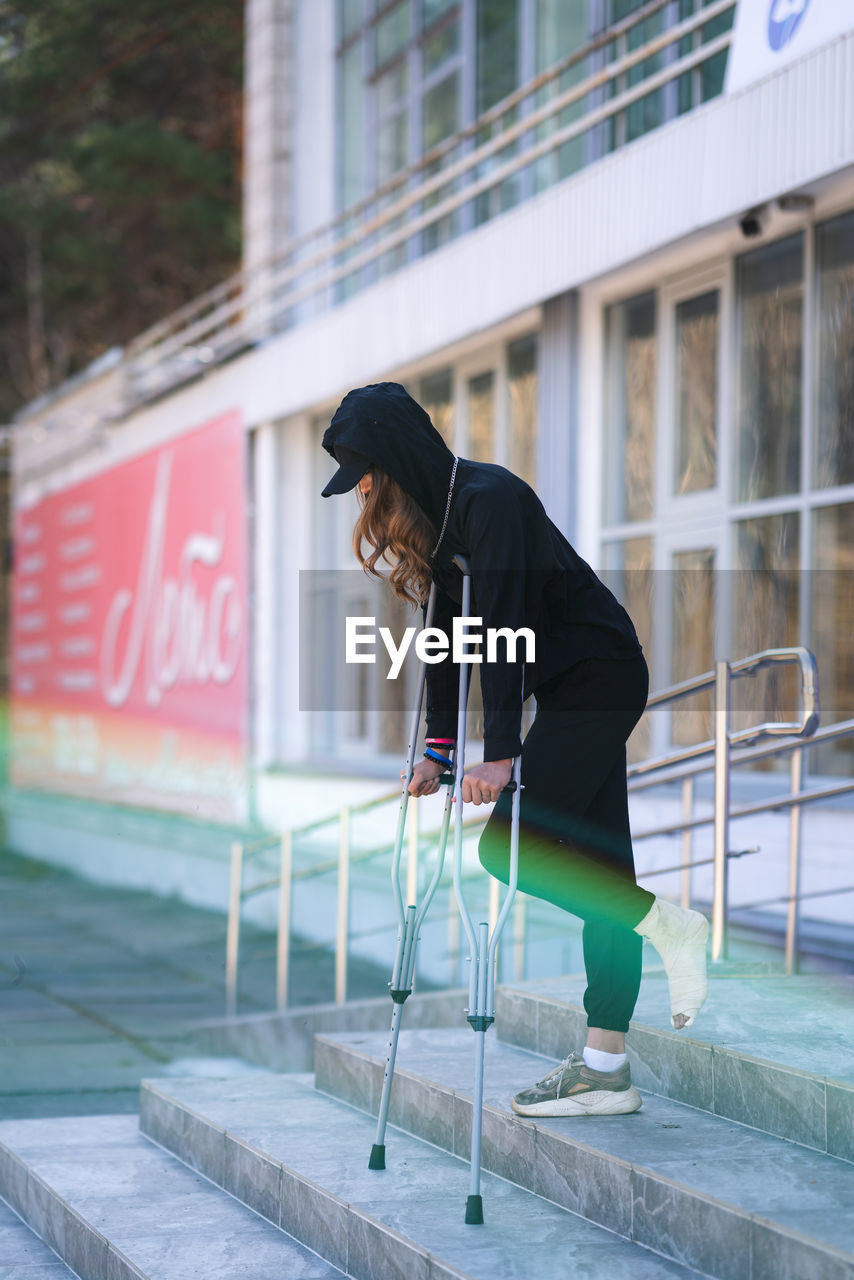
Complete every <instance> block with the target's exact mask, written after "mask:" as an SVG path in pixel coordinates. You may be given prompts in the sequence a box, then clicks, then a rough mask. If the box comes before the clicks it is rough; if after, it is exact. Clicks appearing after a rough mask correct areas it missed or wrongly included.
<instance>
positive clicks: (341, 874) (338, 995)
mask: <svg viewBox="0 0 854 1280" xmlns="http://www.w3.org/2000/svg"><path fill="white" fill-rule="evenodd" d="M349 931H350V810H349V809H348V808H346V807H345V808H344V809H342V810H341V818H340V834H339V842H338V929H337V933H336V940H335V1003H336V1004H343V1003H344V1001H345V1000H346V999H347V943H348V935H349Z"/></svg>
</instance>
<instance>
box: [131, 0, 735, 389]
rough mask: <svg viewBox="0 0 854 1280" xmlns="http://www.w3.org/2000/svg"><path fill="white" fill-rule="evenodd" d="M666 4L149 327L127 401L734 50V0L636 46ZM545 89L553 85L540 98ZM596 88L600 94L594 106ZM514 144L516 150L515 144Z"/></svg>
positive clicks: (637, 16)
mask: <svg viewBox="0 0 854 1280" xmlns="http://www.w3.org/2000/svg"><path fill="white" fill-rule="evenodd" d="M669 3H670V0H649V3H647V4H645V5H643V6H642V7H641V8H639V9H637V10H636V11H635V12H634V13H632V14H630V15H629V16H628V17H626V18H625V19H623V20H622V21H620V22H617V23H614V24H613V25H612V26H610V27H608V28H607V29H606V30H605V31H603V32H602V33H601V34H600V35H598V36H596V37H595V38H594V39H592V40H590V41H589V42H588V43H586V44H585V45H584V46H583V47H581V48H579V49H578V50H576V51H575V52H574V53H573V54H571V55H570V56H569V57H566V58H564V59H563V60H562V61H560V62H558V63H556V64H555V65H554V66H552V67H550V68H549V69H548V70H547V71H544V72H542V73H541V74H540V75H538V76H536V77H535V78H534V79H533V80H530V81H529V82H528V83H526V84H525V85H523V86H522V87H521V88H519V89H517V90H515V91H514V92H513V93H511V94H509V95H508V96H507V97H505V98H503V99H502V100H501V101H500V102H498V103H497V104H496V105H495V106H494V107H492V108H491V109H490V110H489V111H487V112H485V113H483V114H482V115H481V116H479V117H478V119H477V120H476V121H474V123H473V124H471V125H469V126H467V127H466V128H464V129H461V130H459V131H458V132H456V133H454V134H452V135H451V136H449V137H448V138H446V139H445V140H443V141H442V142H440V143H439V144H438V145H437V146H435V147H433V148H432V149H431V150H430V151H429V152H427V153H426V154H425V155H424V156H422V157H421V159H420V160H419V161H418V162H417V163H415V164H413V165H410V166H409V167H407V168H405V169H403V170H401V171H400V172H398V173H397V174H396V175H394V176H393V177H392V178H390V179H389V180H388V181H387V182H385V183H384V184H382V185H381V186H380V187H378V188H377V189H376V190H375V191H374V192H372V193H371V195H370V196H369V197H367V198H366V199H364V200H361V201H360V202H359V203H358V204H356V205H353V206H351V207H350V208H348V209H346V210H345V211H344V212H343V213H341V214H339V215H338V216H337V217H335V218H333V219H332V220H331V221H329V222H327V223H325V224H324V225H322V226H320V227H318V228H316V229H314V230H312V231H310V232H308V233H306V234H304V235H301V236H298V237H296V238H294V239H292V240H291V241H290V242H289V243H288V244H287V245H286V246H285V247H284V249H283V250H282V251H281V252H280V253H278V254H277V255H276V256H275V257H273V258H271V259H269V260H267V261H265V262H262V263H260V264H258V265H257V266H255V267H254V268H253V269H252V270H244V271H240V272H238V273H236V274H235V275H233V276H231V277H230V278H229V279H227V280H225V281H223V282H222V283H221V284H219V285H217V286H216V287H215V288H214V289H211V290H209V291H208V292H207V293H205V294H203V295H201V296H200V297H198V298H196V299H195V300H193V301H192V302H190V303H188V304H187V305H186V306H184V307H182V308H181V309H180V310H178V311H176V312H174V313H173V314H172V315H170V316H167V317H166V318H165V319H163V320H162V321H160V322H159V323H158V324H156V325H154V326H153V327H152V328H150V329H148V330H146V332H145V333H143V334H141V335H140V336H139V337H137V338H136V339H134V341H133V342H131V343H130V345H129V346H128V349H127V354H126V358H125V362H124V364H125V374H126V398H127V403H128V405H129V406H130V405H133V404H134V403H138V402H140V401H142V400H144V399H146V398H148V397H150V396H154V395H157V394H160V393H161V392H162V391H164V390H166V389H167V388H168V387H171V386H175V385H177V384H179V383H180V382H182V381H184V380H186V379H188V378H191V377H194V376H197V375H198V374H199V373H200V372H202V371H203V370H204V368H205V367H206V366H207V365H210V364H212V363H216V362H218V361H220V360H223V359H227V358H229V357H230V356H232V355H234V354H235V353H236V352H238V351H240V350H242V349H244V348H246V347H248V346H251V345H253V344H254V343H256V342H258V341H260V340H262V339H263V338H265V337H267V336H268V335H269V334H271V333H272V332H275V331H277V329H281V328H284V327H288V326H289V325H291V324H293V323H297V322H298V321H299V316H298V313H297V309H298V308H300V307H303V306H304V305H305V304H311V306H310V311H311V314H312V315H314V314H316V313H317V309H318V308H319V307H322V308H325V307H327V306H329V305H332V304H333V303H334V302H335V301H340V300H343V299H344V297H345V296H350V292H352V291H353V290H355V289H357V288H359V287H362V286H363V285H364V284H366V283H371V282H372V280H373V279H375V278H376V277H377V275H378V273H379V272H380V271H381V269H382V262H383V260H384V259H385V260H386V261H387V255H389V254H390V253H393V252H394V251H395V250H401V249H405V248H406V246H409V247H410V249H409V250H408V252H410V256H412V254H416V255H417V254H419V253H420V252H422V247H421V244H420V241H419V240H418V239H417V237H419V236H420V234H421V233H422V232H424V231H427V230H428V229H430V228H435V227H437V226H438V224H440V223H442V222H443V220H445V219H448V218H450V217H451V215H455V214H457V213H459V212H460V211H461V210H462V209H463V208H464V207H465V206H470V205H471V203H472V201H474V200H475V199H476V198H477V197H479V196H484V195H486V194H487V193H488V192H490V191H492V190H494V189H496V188H498V187H499V186H501V184H503V183H505V182H507V181H508V179H511V178H515V177H516V176H517V175H519V174H521V173H522V171H523V170H526V169H528V168H529V167H530V166H532V165H533V164H535V163H536V162H537V161H539V160H541V159H543V158H544V157H546V156H548V155H550V154H551V153H553V152H555V151H556V150H557V149H558V148H560V147H562V146H564V145H565V144H566V143H568V142H571V141H572V140H573V139H575V138H578V137H580V136H582V135H583V134H585V133H587V132H588V131H589V130H590V129H592V128H594V127H595V126H597V125H601V124H604V123H605V122H608V121H613V120H615V119H618V118H620V117H621V116H622V114H623V113H625V112H626V111H627V110H628V109H629V108H631V107H632V106H633V105H635V104H636V103H638V102H640V101H641V100H642V99H644V98H646V97H647V96H648V95H649V94H651V93H653V92H655V91H656V90H658V89H662V88H663V87H664V86H665V85H668V84H671V83H673V82H675V81H677V80H678V79H679V78H680V77H682V76H684V75H685V74H686V73H688V72H691V71H693V70H695V69H696V68H698V67H699V66H701V65H702V64H704V63H706V62H707V61H708V60H709V59H710V58H713V57H715V56H716V55H717V54H719V53H722V52H723V51H724V50H726V49H728V47H729V44H730V41H731V38H732V37H731V32H730V31H729V30H727V31H724V32H723V33H722V34H719V35H716V36H712V37H711V38H708V30H709V24H710V23H714V20H715V19H717V18H720V17H722V16H724V15H728V14H730V13H732V12H734V9H735V0H713V2H712V3H711V4H707V5H706V6H705V7H704V8H702V9H701V10H700V11H699V12H698V13H696V14H693V15H692V16H691V17H689V18H686V19H685V20H684V21H682V22H679V23H677V24H676V25H674V26H671V27H669V28H668V29H667V30H665V31H662V32H660V33H659V34H657V35H655V36H653V37H652V38H649V39H646V40H645V41H644V42H643V43H642V44H639V45H638V46H637V47H635V48H630V45H631V44H632V40H633V35H636V33H637V31H638V30H640V29H642V24H643V23H645V22H647V21H648V20H649V19H650V18H652V17H655V16H656V15H658V14H660V13H662V11H663V10H665V9H666V7H667V6H668V5H669ZM695 33H696V34H697V35H698V38H699V39H700V41H701V43H700V44H699V46H698V47H696V48H693V49H691V50H690V52H688V53H681V54H680V42H684V41H686V39H688V38H691V37H693V36H694V35H695ZM682 47H683V48H684V44H683V45H682ZM596 55H598V56H601V57H602V58H606V59H608V61H607V62H606V63H605V65H604V66H602V67H601V68H599V69H597V70H594V71H592V72H591V73H590V74H588V75H586V76H585V77H584V79H582V80H580V81H579V82H578V83H576V84H573V85H571V86H570V87H568V88H561V87H560V86H561V77H563V76H565V74H566V73H567V72H568V71H571V70H572V69H573V68H575V67H578V66H580V65H582V64H584V63H585V62H587V61H588V60H589V59H593V58H594V57H595V56H596ZM658 57H660V58H663V59H665V65H664V66H663V67H661V69H660V70H655V71H653V72H652V73H651V74H647V75H644V70H645V64H647V63H648V60H649V59H652V58H658ZM630 81H634V83H629V82H630ZM544 94H549V95H550V96H549V98H548V101H546V102H545V103H542V102H541V98H542V96H543V95H544ZM590 95H593V98H596V97H599V98H601V99H602V101H600V102H599V104H598V105H589V101H590ZM585 99H588V109H587V110H586V111H585V112H584V114H583V115H581V116H579V117H578V118H576V119H574V120H572V121H570V122H568V123H567V122H564V123H561V119H560V117H561V114H562V113H565V112H566V111H567V109H568V108H571V107H574V106H576V105H578V104H581V103H583V102H584V101H585ZM663 122H664V121H662V123H663ZM543 135H545V136H543ZM510 148H512V149H513V151H514V154H510V155H508V149H510ZM437 165H438V166H439V168H438V172H437V171H436V166H437ZM469 221H471V222H472V224H473V220H472V219H469ZM446 225H447V224H446ZM404 256H406V254H404ZM305 318H308V317H307V316H306V317H305Z"/></svg>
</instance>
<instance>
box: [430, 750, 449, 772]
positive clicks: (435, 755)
mask: <svg viewBox="0 0 854 1280" xmlns="http://www.w3.org/2000/svg"><path fill="white" fill-rule="evenodd" d="M424 755H425V756H426V758H427V759H428V760H435V761H436V763H437V764H443V765H444V766H445V768H446V769H453V767H454V766H453V764H452V762H451V761H450V760H448V759H447V757H446V756H440V755H439V752H438V751H434V750H433V748H432V747H427V748H426V749H425V751H424Z"/></svg>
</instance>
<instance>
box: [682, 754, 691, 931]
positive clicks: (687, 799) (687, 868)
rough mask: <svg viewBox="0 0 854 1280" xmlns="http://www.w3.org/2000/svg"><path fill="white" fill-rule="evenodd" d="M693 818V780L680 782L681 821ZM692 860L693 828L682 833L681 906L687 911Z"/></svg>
mask: <svg viewBox="0 0 854 1280" xmlns="http://www.w3.org/2000/svg"><path fill="white" fill-rule="evenodd" d="M693 816H694V779H693V777H690V778H683V780H682V821H683V822H690V821H691V819H692V818H693ZM693 860H694V828H693V827H686V828H684V830H683V831H682V906H683V907H684V908H685V910H686V911H687V910H689V909H690V906H691V863H692V862H693Z"/></svg>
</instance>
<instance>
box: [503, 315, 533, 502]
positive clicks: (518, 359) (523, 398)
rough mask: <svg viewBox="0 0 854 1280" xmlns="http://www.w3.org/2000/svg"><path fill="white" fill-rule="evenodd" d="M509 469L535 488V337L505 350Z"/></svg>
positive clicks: (513, 344)
mask: <svg viewBox="0 0 854 1280" xmlns="http://www.w3.org/2000/svg"><path fill="white" fill-rule="evenodd" d="M507 392H508V395H509V399H510V403H509V415H508V417H509V424H510V459H509V465H510V470H511V471H513V472H515V473H516V475H517V476H521V477H522V479H523V480H527V482H528V484H529V485H531V486H533V487H534V488H536V483H537V338H536V335H535V334H530V335H529V336H528V337H526V338H519V339H518V340H517V341H516V342H511V343H510V345H509V346H508V348H507Z"/></svg>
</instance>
